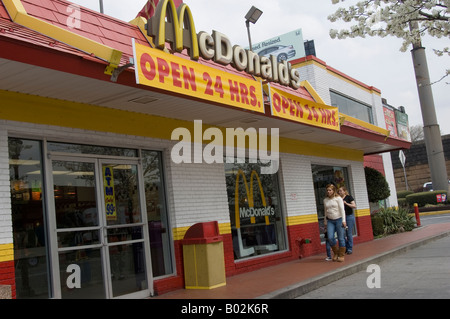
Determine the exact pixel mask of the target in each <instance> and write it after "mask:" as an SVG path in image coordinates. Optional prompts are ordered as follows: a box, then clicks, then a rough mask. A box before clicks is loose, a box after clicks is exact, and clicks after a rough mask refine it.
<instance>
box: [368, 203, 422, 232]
mask: <svg viewBox="0 0 450 319" xmlns="http://www.w3.org/2000/svg"><path fill="white" fill-rule="evenodd" d="M372 221H375V226H374V224H373V223H372V228H373V233H374V236H378V235H380V233H381V235H389V234H396V233H402V232H405V231H411V230H413V229H414V227H415V220H414V219H413V216H411V215H410V214H409V211H408V210H407V209H405V208H401V207H400V208H398V209H397V208H394V207H389V208H381V209H380V210H379V211H378V212H377V213H375V215H374V216H373V217H372ZM380 223H381V224H382V226H380ZM381 228H382V230H381Z"/></svg>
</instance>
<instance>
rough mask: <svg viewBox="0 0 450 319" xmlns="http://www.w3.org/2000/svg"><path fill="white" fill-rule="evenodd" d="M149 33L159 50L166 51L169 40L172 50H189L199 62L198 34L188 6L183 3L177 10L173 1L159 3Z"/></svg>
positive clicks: (148, 29) (165, 0)
mask: <svg viewBox="0 0 450 319" xmlns="http://www.w3.org/2000/svg"><path fill="white" fill-rule="evenodd" d="M166 17H167V21H166ZM147 33H148V35H149V36H152V37H154V41H155V46H156V47H157V48H158V49H161V50H162V49H164V48H165V45H166V40H167V42H169V43H170V44H171V48H172V50H174V51H178V52H181V51H183V49H188V51H189V54H190V56H191V59H193V60H198V58H199V46H198V40H197V33H196V31H195V24H194V19H193V17H192V12H191V9H190V8H189V7H188V5H187V4H185V3H182V4H181V5H180V6H179V7H178V10H177V8H176V6H175V3H174V2H173V0H162V1H159V3H158V6H157V7H156V11H155V15H154V16H153V17H151V18H150V19H149V20H148V23H147Z"/></svg>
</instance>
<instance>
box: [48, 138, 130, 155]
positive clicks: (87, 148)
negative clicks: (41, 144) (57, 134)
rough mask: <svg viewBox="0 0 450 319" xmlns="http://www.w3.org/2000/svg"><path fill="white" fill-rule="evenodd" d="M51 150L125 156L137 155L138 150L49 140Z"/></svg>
mask: <svg viewBox="0 0 450 319" xmlns="http://www.w3.org/2000/svg"><path fill="white" fill-rule="evenodd" d="M47 147H48V150H49V151H50V152H63V153H74V154H96V155H108V156H124V157H137V153H138V152H137V150H135V149H129V148H120V147H108V146H98V145H84V144H69V143H56V142H49V143H48V144H47Z"/></svg>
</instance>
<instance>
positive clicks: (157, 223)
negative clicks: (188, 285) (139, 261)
mask: <svg viewBox="0 0 450 319" xmlns="http://www.w3.org/2000/svg"><path fill="white" fill-rule="evenodd" d="M142 163H143V164H142V167H143V171H144V188H145V200H146V203H147V220H148V230H149V234H150V250H151V257H152V271H153V276H155V277H158V276H162V275H168V274H171V273H172V272H173V268H172V257H171V256H172V254H171V244H170V243H171V241H170V231H169V224H168V216H167V209H166V201H165V194H164V181H163V177H162V161H161V153H160V152H154V151H145V150H143V151H142Z"/></svg>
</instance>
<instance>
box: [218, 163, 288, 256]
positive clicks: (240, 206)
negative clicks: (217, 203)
mask: <svg viewBox="0 0 450 319" xmlns="http://www.w3.org/2000/svg"><path fill="white" fill-rule="evenodd" d="M261 167H263V164H261V163H226V164H225V177H226V185H227V194H228V207H229V211H230V220H231V230H232V237H233V250H234V255H235V259H241V258H246V257H251V256H256V255H263V254H267V253H271V252H274V251H280V250H284V249H286V238H285V226H284V222H283V214H282V209H281V198H280V192H279V189H278V178H277V177H278V176H277V174H261Z"/></svg>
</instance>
